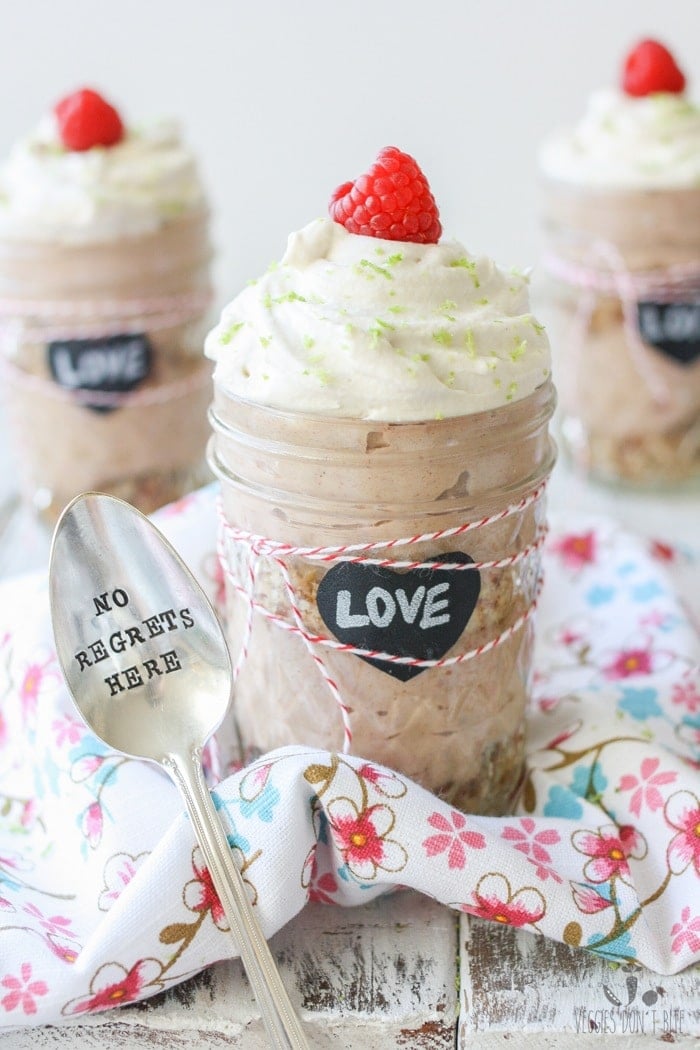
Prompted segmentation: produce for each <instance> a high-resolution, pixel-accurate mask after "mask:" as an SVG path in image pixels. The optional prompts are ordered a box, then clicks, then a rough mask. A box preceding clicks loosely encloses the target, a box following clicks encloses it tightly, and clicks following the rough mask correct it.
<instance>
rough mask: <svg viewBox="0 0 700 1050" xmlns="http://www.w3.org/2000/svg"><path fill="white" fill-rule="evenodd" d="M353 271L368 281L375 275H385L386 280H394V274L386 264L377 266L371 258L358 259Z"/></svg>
mask: <svg viewBox="0 0 700 1050" xmlns="http://www.w3.org/2000/svg"><path fill="white" fill-rule="evenodd" d="M355 272H356V273H358V274H360V276H362V277H367V278H368V279H369V280H370V281H371V280H373V279H374V277H375V276H377V275H379V276H380V277H385V278H386V280H387V281H393V280H394V275H393V274H392V273H391V272H390V271H389V270H387V268H386V266H377V264H376V263H375V262H372V260H371V259H360V261H359V263H358V264H357V266H356V267H355Z"/></svg>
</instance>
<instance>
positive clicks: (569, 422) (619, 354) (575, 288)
mask: <svg viewBox="0 0 700 1050" xmlns="http://www.w3.org/2000/svg"><path fill="white" fill-rule="evenodd" d="M544 191H545V199H544V233H545V238H546V245H545V255H544V260H543V263H544V270H545V277H544V278H543V282H542V295H543V299H544V302H543V303H542V304H541V305H540V306H539V307H538V309H539V312H540V314H541V316H542V318H543V320H545V322H546V323H547V329H548V331H549V333H550V336H551V341H552V347H553V351H554V354H555V359H554V369H553V371H554V378H555V381H556V384H557V390H558V392H559V398H560V409H561V422H560V433H561V443H562V445H563V447H564V449H565V451H566V452H567V453H568V454H569V456H570V458H571V459H572V461H573V463H574V465H575V466H576V467H577V468H579V469H580V470H581V471H582V472H584V473H586V474H589V475H590V476H591V477H593V478H596V479H599V480H602V481H609V482H614V483H619V482H624V483H629V484H630V485H637V486H657V485H667V484H669V483H680V482H685V481H688V480H690V479H692V478H698V477H700V189H654V190H605V189H595V188H585V187H579V186H573V185H568V184H565V183H561V182H556V181H554V180H549V181H548V182H547V183H546V184H545V187H544Z"/></svg>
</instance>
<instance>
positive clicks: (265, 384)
mask: <svg viewBox="0 0 700 1050" xmlns="http://www.w3.org/2000/svg"><path fill="white" fill-rule="evenodd" d="M206 353H207V355H208V356H209V357H211V358H213V359H214V360H215V361H216V362H217V365H216V371H215V382H216V383H217V384H218V385H219V386H220V387H222V388H223V389H225V390H227V391H229V392H230V393H231V394H232V395H234V396H237V397H240V398H243V399H245V400H248V401H252V402H255V403H258V404H263V405H267V406H269V407H272V408H278V409H282V410H288V411H295V412H300V413H308V414H311V415H323V416H331V417H341V418H355V419H370V420H383V421H388V422H409V421H418V420H427V419H441V418H443V417H447V416H458V415H466V414H471V413H473V412H480V411H484V410H487V409H492V408H497V407H499V406H502V405H505V404H507V403H509V402H511V401H515V400H518V399H520V398H523V397H526V396H527V395H529V394H531V393H532V392H533V391H534V390H535V389H536V388H537V387H538V386H540V385H541V384H542V383H543V382H544V381H545V379H546V378H547V376H548V375H549V371H550V352H549V342H548V340H547V336H546V334H545V332H544V329H543V327H542V325H540V324H538V323H537V321H536V320H535V318H534V317H533V316H532V314H531V313H530V312H529V296H528V281H527V278H526V277H525V276H523V275H522V274H518V273H515V272H513V273H508V272H504V271H503V270H501V269H499V268H498V267H497V266H496V265H495V263H493V262H492V261H491V260H490V259H485V258H474V257H473V256H471V255H470V254H469V253H468V252H467V251H466V250H465V249H464V248H463V247H462V245H461V244H459V243H458V242H457V241H443V242H441V243H440V244H427V245H425V244H412V243H403V242H397V241H386V240H380V239H378V238H374V237H362V236H358V235H356V234H351V233H348V232H347V231H346V230H345V229H344V228H343V227H342V226H340V225H338V224H337V223H335V222H332V221H331V220H330V219H318V220H316V221H315V222H312V223H310V224H309V225H308V226H306V227H305V228H304V229H303V230H301V231H300V232H298V233H293V234H292V235H291V236H290V238H289V242H288V245H287V251H286V252H285V255H284V257H283V258H282V260H281V262H280V263H279V264H277V265H275V266H273V267H271V268H270V270H269V271H268V272H267V273H266V274H265V275H264V276H263V277H262V278H260V279H259V280H258V281H254V282H252V283H251V284H250V285H248V287H246V288H245V290H244V291H242V292H241V293H240V295H238V296H237V297H236V298H235V299H234V300H233V302H231V303H230V304H229V305H228V306H227V307H225V309H224V311H223V314H222V317H221V320H220V322H219V324H218V326H217V327H216V328H214V329H213V330H212V331H211V332H210V334H209V336H208V338H207V341H206Z"/></svg>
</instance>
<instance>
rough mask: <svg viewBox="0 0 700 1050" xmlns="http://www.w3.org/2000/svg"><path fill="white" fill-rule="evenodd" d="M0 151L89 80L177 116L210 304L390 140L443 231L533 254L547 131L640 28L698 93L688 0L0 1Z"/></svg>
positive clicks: (609, 73) (129, 102)
mask: <svg viewBox="0 0 700 1050" xmlns="http://www.w3.org/2000/svg"><path fill="white" fill-rule="evenodd" d="M0 12H1V13H2V19H1V20H0V98H2V100H3V103H2V108H1V111H2V122H1V125H0V154H3V155H4V154H5V153H6V152H7V149H8V148H9V146H10V144H11V142H12V141H13V140H14V139H15V138H16V137H18V136H21V135H22V134H23V133H25V132H26V131H27V130H28V129H29V128H31V127H33V126H34V125H35V123H36V122H37V121H38V119H39V117H40V116H41V115H42V113H43V112H44V111H45V110H46V109H48V108H49V107H50V106H51V105H52V104H53V102H55V101H56V100H57V99H58V98H59V97H61V96H62V95H63V94H66V93H68V92H69V91H71V90H73V89H74V88H76V87H79V86H84V85H90V86H94V87H96V88H98V89H99V90H101V91H103V92H104V93H105V94H106V95H107V96H108V97H109V98H110V99H111V100H112V101H113V102H114V103H115V104H116V105H117V106H118V107H119V108H120V110H121V111H122V113H123V114H124V116H125V117H126V119H127V120H128V119H133V120H140V119H142V118H146V117H150V116H162V115H169V116H176V117H178V118H179V119H180V120H181V122H182V125H183V128H184V131H185V135H186V138H187V139H188V140H189V142H190V143H191V144H192V145H193V146H194V148H195V149H196V151H197V153H198V156H199V158H200V163H201V168H202V172H203V174H204V178H205V181H206V184H207V187H208V189H209V192H210V197H211V201H212V206H213V226H212V229H213V239H214V243H215V247H216V251H217V261H216V270H215V274H216V281H217V299H218V302H219V303H220V302H222V301H223V300H224V299H226V298H230V297H231V296H232V295H233V294H234V293H235V292H236V291H237V290H239V288H240V287H241V286H242V285H243V284H244V282H245V281H246V280H247V279H248V278H250V277H253V276H256V275H257V274H258V273H259V272H261V271H262V270H263V269H265V268H266V267H267V265H268V264H269V263H270V262H271V261H272V260H273V259H276V258H279V256H280V255H281V253H282V251H283V249H284V245H285V242H286V236H287V234H288V233H289V232H290V231H291V230H292V229H297V228H299V227H300V226H302V225H304V224H305V223H306V222H307V221H309V220H310V219H312V218H315V217H316V216H317V215H321V214H324V213H325V211H326V207H327V202H328V198H329V196H330V193H331V191H332V190H333V189H334V188H335V187H336V186H337V185H338V184H339V183H341V182H344V181H346V180H347V179H350V178H354V177H355V176H356V175H359V174H360V173H361V172H362V171H364V170H365V169H366V168H367V167H368V166H369V164H370V163H371V162H372V160H373V159H374V157H375V155H376V153H377V151H378V150H379V149H380V148H381V147H382V146H384V145H397V146H400V147H401V148H402V149H404V150H406V151H407V152H409V153H412V154H413V155H414V156H415V157H416V159H417V160H418V162H419V163H420V164H421V166H422V167H423V169H424V171H425V172H426V174H427V176H428V178H429V181H430V183H431V186H432V189H433V192H434V194H435V197H436V199H437V201H438V205H439V207H440V211H441V216H442V220H443V226H444V228H445V232H446V233H447V234H449V235H451V236H455V237H457V238H459V239H460V240H461V241H462V242H463V243H464V244H465V245H466V247H467V248H468V249H469V250H470V251H473V252H476V253H487V254H491V255H493V256H494V257H495V258H496V259H497V260H498V261H499V262H501V263H502V264H504V265H515V266H519V267H526V266H529V265H532V264H533V263H535V262H536V257H537V251H538V235H537V210H538V189H537V166H536V151H537V145H538V143H539V141H540V140H541V138H542V137H543V136H544V135H545V134H546V133H547V132H548V131H551V130H552V129H553V128H555V127H558V126H560V125H561V124H566V123H571V122H573V121H574V120H575V119H576V118H578V116H579V115H580V114H581V112H582V110H583V106H584V103H585V100H586V98H587V95H588V94H589V92H590V91H591V90H592V89H593V88H595V87H599V86H603V85H608V84H614V83H615V82H616V81H617V79H618V76H619V69H620V65H621V63H622V60H623V57H624V55H625V53H626V52H627V51H628V49H629V48H630V47H631V46H632V44H633V43H635V42H636V41H637V40H638V39H639V38H641V37H643V36H648V35H651V36H657V37H659V38H660V39H662V40H664V41H665V42H666V43H667V44H668V45H669V46H670V47H671V48H672V49H673V50H674V52H675V53H676V56H677V58H678V61H679V63H680V65H681V66H682V67H683V68H684V70H685V71H686V74H687V76H688V79H689V81H690V90H691V94H692V95H693V97H695V98H696V99H700V45H699V41H700V2H699V0H665V2H663V0H585V2H582V0H288V2H287V0H248V2H245V3H242V2H238V0H118V2H117V0H0Z"/></svg>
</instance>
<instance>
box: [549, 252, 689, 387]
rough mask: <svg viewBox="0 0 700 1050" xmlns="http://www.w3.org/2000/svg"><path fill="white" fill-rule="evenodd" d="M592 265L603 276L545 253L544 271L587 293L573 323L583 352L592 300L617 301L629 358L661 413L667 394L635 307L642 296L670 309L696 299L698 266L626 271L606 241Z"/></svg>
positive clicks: (560, 257) (578, 344) (625, 267)
mask: <svg viewBox="0 0 700 1050" xmlns="http://www.w3.org/2000/svg"><path fill="white" fill-rule="evenodd" d="M590 258H591V261H592V263H594V262H595V261H600V263H602V264H604V265H606V266H607V267H608V269H607V270H601V269H598V268H595V267H594V266H593V265H589V266H584V265H581V264H580V263H576V262H573V261H572V260H570V259H566V258H564V257H562V256H560V255H557V254H556V253H551V252H550V253H548V254H546V255H545V257H544V259H543V265H544V267H545V269H546V270H548V271H549V273H550V274H552V276H553V277H555V278H557V279H559V280H561V281H563V282H564V283H565V284H568V285H570V286H571V287H572V288H578V289H580V290H581V291H582V292H584V293H586V294H585V295H582V296H581V297H580V299H579V303H578V310H577V313H576V318H575V320H574V325H573V328H574V338H575V342H576V345H577V346H578V347H579V349H580V350H582V346H583V341H584V338H585V333H586V332H587V331H588V328H589V326H590V321H591V317H592V315H593V310H594V308H595V301H596V298H597V297H598V296H600V295H608V296H615V297H616V298H617V299H619V300H620V303H621V306H622V315H623V320H624V329H625V334H626V336H627V343H628V347H629V351H630V356H631V358H632V361H633V362H634V365H635V367H636V369H637V371H638V373H639V375H640V376H641V378H642V379H643V381H644V382H645V383H646V386H647V388H648V390H649V393H650V395H651V397H652V399H653V400H654V401H655V402H656V404H657V405H659V407H664V406H665V405H667V404H668V401H669V397H670V391H669V388H668V384H667V383H666V382H665V381H664V380H663V379H662V378H661V376H660V375H659V373H658V371H657V370H656V369H655V368H654V367H653V362H652V360H651V359H650V356H649V347H648V345H647V343H645V342H644V340H643V339H642V338H641V333H640V330H639V323H638V318H637V311H636V305H637V303H638V302H639V301H640V300H642V299H644V297H645V296H653V297H654V299H655V301H658V302H663V303H673V302H678V301H681V300H682V299H683V298H684V297H685V296H687V295H692V296H694V297H697V296H699V295H700V263H696V262H688V263H677V264H675V265H673V266H669V267H666V268H665V269H660V270H638V271H632V270H630V269H629V268H628V267H627V266H626V264H625V261H624V259H623V257H622V255H621V254H620V252H619V251H618V250H617V248H616V247H615V246H614V245H613V244H611V243H610V242H609V241H604V240H598V241H595V242H594V243H593V244H592V245H591V248H590Z"/></svg>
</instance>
